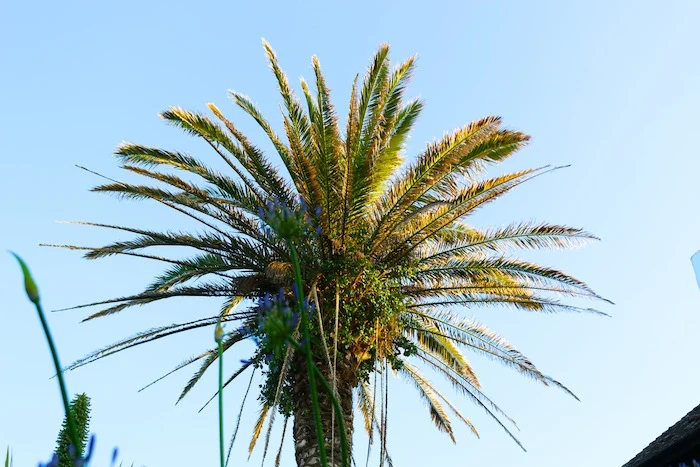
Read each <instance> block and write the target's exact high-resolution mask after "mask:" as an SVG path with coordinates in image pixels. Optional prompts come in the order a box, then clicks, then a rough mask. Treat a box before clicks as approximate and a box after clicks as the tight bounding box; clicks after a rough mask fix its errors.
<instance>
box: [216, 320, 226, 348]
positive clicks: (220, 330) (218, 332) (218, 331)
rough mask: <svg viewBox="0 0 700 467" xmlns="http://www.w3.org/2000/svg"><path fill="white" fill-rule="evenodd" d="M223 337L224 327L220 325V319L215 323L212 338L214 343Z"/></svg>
mask: <svg viewBox="0 0 700 467" xmlns="http://www.w3.org/2000/svg"><path fill="white" fill-rule="evenodd" d="M223 338H224V328H223V327H221V321H220V320H219V322H218V323H216V327H215V328H214V340H215V341H216V343H217V344H218V343H220V342H221V341H222V340H223Z"/></svg>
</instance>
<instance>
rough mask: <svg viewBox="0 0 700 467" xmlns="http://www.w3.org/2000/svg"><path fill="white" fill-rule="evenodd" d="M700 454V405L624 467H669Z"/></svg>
mask: <svg viewBox="0 0 700 467" xmlns="http://www.w3.org/2000/svg"><path fill="white" fill-rule="evenodd" d="M699 452H700V405H698V406H697V407H695V408H694V409H693V410H691V411H690V412H688V414H687V415H686V416H685V417H683V418H681V419H680V421H679V422H678V423H676V424H675V425H673V426H672V427H671V428H669V429H668V430H666V431H665V432H664V433H663V434H662V435H661V436H659V437H658V438H656V439H655V440H654V441H652V442H651V444H649V446H647V447H646V448H644V450H643V451H642V452H640V453H639V454H637V455H636V456H635V457H634V459H632V460H631V461H629V462H628V463H626V464H625V465H623V466H622V467H668V466H669V465H678V463H680V462H689V460H690V459H691V458H692V456H697V454H698V453H699Z"/></svg>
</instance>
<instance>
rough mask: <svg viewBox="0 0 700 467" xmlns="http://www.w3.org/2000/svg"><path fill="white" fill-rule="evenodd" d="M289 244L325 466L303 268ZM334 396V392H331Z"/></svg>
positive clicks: (312, 396) (314, 411) (326, 462)
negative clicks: (305, 303) (305, 305)
mask: <svg viewBox="0 0 700 467" xmlns="http://www.w3.org/2000/svg"><path fill="white" fill-rule="evenodd" d="M287 243H288V244H289V251H290V254H291V257H292V258H291V259H292V266H293V268H294V282H295V283H296V286H297V296H296V302H297V312H298V313H299V314H300V315H301V316H300V317H301V328H302V332H303V334H304V341H305V342H304V347H305V352H304V353H305V354H306V366H307V367H308V371H309V385H310V386H311V406H312V409H313V414H314V424H315V425H316V438H317V440H318V450H319V457H320V458H321V465H322V466H323V467H327V466H328V461H327V460H326V443H325V442H324V440H323V428H322V425H321V408H320V407H319V405H318V394H317V389H316V373H315V371H314V369H315V368H316V365H314V362H313V358H312V356H311V339H310V338H309V327H308V323H307V316H306V310H304V303H303V301H304V300H303V296H304V288H303V282H302V279H301V268H300V267H299V257H298V256H297V250H296V248H294V244H292V242H291V241H288V242H287ZM331 397H332V393H331Z"/></svg>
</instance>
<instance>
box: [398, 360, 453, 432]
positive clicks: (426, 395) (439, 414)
mask: <svg viewBox="0 0 700 467" xmlns="http://www.w3.org/2000/svg"><path fill="white" fill-rule="evenodd" d="M399 372H400V373H402V374H403V375H405V376H406V377H407V379H408V380H409V381H410V382H411V383H413V385H414V386H415V387H416V389H417V390H418V394H420V396H421V398H422V399H423V400H424V401H425V402H426V404H427V405H428V410H429V411H430V417H431V418H432V420H433V423H435V426H436V427H437V428H438V430H440V431H442V432H443V433H447V434H448V435H449V437H450V439H451V440H452V442H453V443H455V442H456V440H455V436H454V433H453V431H452V423H451V422H450V418H449V417H448V416H447V413H446V412H445V409H444V408H443V407H442V404H441V403H440V400H439V396H438V395H437V394H436V393H435V390H434V388H433V387H432V385H431V384H430V383H429V382H428V380H427V379H426V378H425V377H424V376H423V375H421V374H420V372H419V371H418V369H417V368H416V367H414V366H413V365H411V364H410V363H408V362H404V363H403V365H402V366H401V368H400V369H399Z"/></svg>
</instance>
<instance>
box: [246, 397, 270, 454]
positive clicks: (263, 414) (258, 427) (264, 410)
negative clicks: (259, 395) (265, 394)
mask: <svg viewBox="0 0 700 467" xmlns="http://www.w3.org/2000/svg"><path fill="white" fill-rule="evenodd" d="M270 408H271V407H270V406H269V405H267V404H263V406H262V407H261V408H260V414H259V415H258V421H257V422H255V427H254V428H253V434H252V435H251V437H250V444H249V445H248V459H250V456H251V455H252V454H253V449H255V445H256V444H257V442H258V438H259V437H260V433H261V432H262V428H263V425H264V424H265V419H266V418H267V414H268V412H269V411H270Z"/></svg>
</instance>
